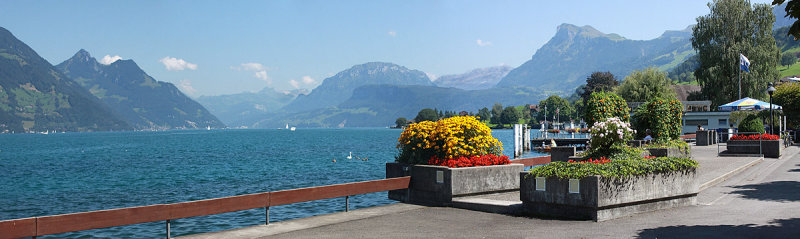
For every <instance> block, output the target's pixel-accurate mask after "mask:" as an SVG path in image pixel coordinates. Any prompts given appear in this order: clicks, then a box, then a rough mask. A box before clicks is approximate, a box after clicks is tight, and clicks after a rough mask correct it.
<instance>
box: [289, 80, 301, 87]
mask: <svg viewBox="0 0 800 239" xmlns="http://www.w3.org/2000/svg"><path fill="white" fill-rule="evenodd" d="M289 84H290V85H292V87H294V88H295V89H300V82H297V81H296V80H289Z"/></svg>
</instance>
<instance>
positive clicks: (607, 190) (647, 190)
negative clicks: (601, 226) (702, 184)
mask: <svg viewBox="0 0 800 239" xmlns="http://www.w3.org/2000/svg"><path fill="white" fill-rule="evenodd" d="M544 181H545V182H544V190H543V191H540V190H537V180H536V177H533V176H530V177H529V176H528V173H527V172H522V173H520V200H522V205H523V210H524V213H525V214H528V215H544V216H552V217H560V218H572V219H583V220H594V221H604V220H609V219H614V218H618V217H624V216H628V215H631V214H635V213H641V212H648V211H654V210H660V209H666V208H671V207H677V206H686V205H694V204H696V203H697V193H698V191H699V188H698V183H697V175H696V173H695V170H691V171H688V172H672V173H661V174H651V175H643V176H636V177H631V178H627V179H614V178H603V177H599V176H590V177H586V178H583V179H580V180H578V183H577V185H579V187H578V190H577V192H570V189H569V188H570V180H569V179H558V178H546V179H545V180H544Z"/></svg>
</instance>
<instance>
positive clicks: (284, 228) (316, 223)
mask: <svg viewBox="0 0 800 239" xmlns="http://www.w3.org/2000/svg"><path fill="white" fill-rule="evenodd" d="M421 208H426V207H425V206H418V205H412V204H405V203H395V204H389V205H384V206H377V207H368V208H362V209H358V210H352V211H350V212H337V213H331V214H324V215H318V216H312V217H304V218H298V219H294V220H288V221H280V222H273V223H270V224H269V225H258V226H249V227H242V228H236V229H231V230H226V231H217V232H207V233H198V234H192V235H184V236H179V237H174V238H198V239H205V238H208V239H211V238H259V237H264V236H270V235H277V234H282V233H287V232H293V231H299V230H305V229H310V228H316V227H322V226H328V225H333V224H339V223H344V222H350V221H356V220H363V219H368V218H371V217H377V216H383V215H389V214H397V213H402V212H407V211H412V210H417V209H421Z"/></svg>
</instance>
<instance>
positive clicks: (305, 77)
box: [303, 76, 317, 85]
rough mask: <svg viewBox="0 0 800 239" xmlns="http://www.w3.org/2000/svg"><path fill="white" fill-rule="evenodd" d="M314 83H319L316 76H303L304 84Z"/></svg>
mask: <svg viewBox="0 0 800 239" xmlns="http://www.w3.org/2000/svg"><path fill="white" fill-rule="evenodd" d="M314 83H317V80H314V78H311V77H310V76H303V84H306V85H311V84H314Z"/></svg>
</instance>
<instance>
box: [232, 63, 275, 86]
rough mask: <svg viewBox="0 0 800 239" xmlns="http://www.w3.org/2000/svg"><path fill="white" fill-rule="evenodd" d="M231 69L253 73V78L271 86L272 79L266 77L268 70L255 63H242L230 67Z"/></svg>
mask: <svg viewBox="0 0 800 239" xmlns="http://www.w3.org/2000/svg"><path fill="white" fill-rule="evenodd" d="M231 69H233V70H237V71H254V73H253V77H255V78H256V79H259V80H262V81H266V82H267V85H272V79H270V78H269V75H267V70H268V69H267V67H265V66H264V65H262V64H261V63H255V62H248V63H242V64H240V65H238V66H231Z"/></svg>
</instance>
